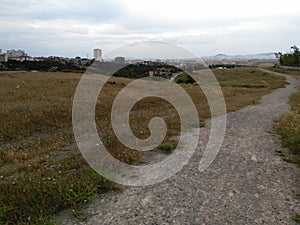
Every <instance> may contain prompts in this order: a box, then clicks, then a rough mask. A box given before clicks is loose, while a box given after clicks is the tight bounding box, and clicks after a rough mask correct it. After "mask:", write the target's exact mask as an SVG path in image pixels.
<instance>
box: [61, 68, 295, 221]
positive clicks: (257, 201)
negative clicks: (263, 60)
mask: <svg viewBox="0 0 300 225" xmlns="http://www.w3.org/2000/svg"><path fill="white" fill-rule="evenodd" d="M269 72H270V71H269ZM272 73H273V72H272ZM274 74H277V73H275V72H274ZM278 75H280V74H278ZM284 76H285V77H286V79H287V80H288V82H289V83H290V84H289V85H288V86H287V87H285V88H281V89H277V90H275V91H274V92H272V93H271V94H269V95H266V96H264V97H263V98H262V100H261V102H260V104H258V105H252V106H247V107H245V108H243V109H241V110H238V111H236V112H232V113H228V117H227V131H226V135H225V139H224V142H223V146H222V148H221V150H220V152H219V154H218V156H217V158H216V159H215V161H214V162H213V163H212V164H211V165H210V167H209V168H208V169H207V170H205V171H204V172H199V171H198V166H199V161H200V159H201V155H202V153H203V150H204V147H205V143H206V142H207V139H208V135H209V131H210V129H209V127H210V124H209V121H207V124H206V126H205V127H204V128H201V137H200V142H199V147H198V148H197V150H196V152H195V153H194V155H193V156H192V158H191V160H190V162H189V164H188V165H187V166H185V167H184V168H183V170H181V171H180V172H179V173H177V174H176V175H175V176H173V177H171V178H170V179H168V180H166V181H164V182H162V183H159V184H156V185H152V186H146V187H127V188H126V189H125V190H124V192H120V193H109V194H106V195H103V196H100V197H99V198H98V199H97V200H96V201H95V202H93V203H92V204H90V205H89V206H88V208H87V209H86V210H85V212H86V214H87V215H88V216H87V220H86V221H81V222H80V221H77V220H75V219H74V218H71V217H68V216H67V215H66V214H63V215H62V216H61V217H60V218H59V219H58V224H113V225H117V224H130V225H133V224H220V225H221V224H222V225H224V224H243V225H245V224H249V225H250V224H251V225H253V224H272V225H274V224H295V222H294V221H292V220H291V216H292V215H294V214H295V212H299V211H300V203H299V200H297V199H296V198H295V191H296V190H297V189H298V190H299V188H300V187H299V179H300V176H299V175H300V172H299V169H297V168H296V166H295V165H293V164H289V163H286V162H284V161H283V160H282V159H281V158H280V157H279V156H277V155H276V153H275V151H276V150H281V149H282V147H281V146H280V140H279V139H278V137H277V136H275V135H274V134H272V129H273V128H272V127H273V124H274V120H276V119H278V118H279V117H280V115H282V114H284V113H286V112H288V110H289V105H288V103H287V102H288V98H289V96H290V95H291V94H292V93H294V92H295V86H297V85H300V82H299V81H298V80H296V79H294V78H293V77H291V76H289V75H284Z"/></svg>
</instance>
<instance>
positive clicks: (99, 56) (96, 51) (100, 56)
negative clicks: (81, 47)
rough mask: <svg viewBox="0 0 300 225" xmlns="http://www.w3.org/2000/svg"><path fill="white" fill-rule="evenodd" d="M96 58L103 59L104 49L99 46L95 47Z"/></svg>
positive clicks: (97, 59)
mask: <svg viewBox="0 0 300 225" xmlns="http://www.w3.org/2000/svg"><path fill="white" fill-rule="evenodd" d="M94 58H95V60H96V61H102V51H101V49H99V48H96V49H94Z"/></svg>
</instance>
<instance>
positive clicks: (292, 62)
mask: <svg viewBox="0 0 300 225" xmlns="http://www.w3.org/2000/svg"><path fill="white" fill-rule="evenodd" d="M291 49H292V52H291V53H285V54H282V53H281V52H278V53H275V56H276V58H278V59H279V63H280V65H282V66H300V51H299V48H298V47H297V46H296V45H294V46H292V47H291Z"/></svg>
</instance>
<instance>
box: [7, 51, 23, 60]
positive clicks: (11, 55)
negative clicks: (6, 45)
mask: <svg viewBox="0 0 300 225" xmlns="http://www.w3.org/2000/svg"><path fill="white" fill-rule="evenodd" d="M7 56H8V59H10V58H16V57H25V56H27V54H26V53H25V51H23V50H21V49H18V50H15V49H11V50H7Z"/></svg>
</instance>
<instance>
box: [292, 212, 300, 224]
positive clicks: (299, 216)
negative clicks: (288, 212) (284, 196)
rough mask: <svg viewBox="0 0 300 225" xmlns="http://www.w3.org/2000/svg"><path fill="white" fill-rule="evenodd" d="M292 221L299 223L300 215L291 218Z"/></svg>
mask: <svg viewBox="0 0 300 225" xmlns="http://www.w3.org/2000/svg"><path fill="white" fill-rule="evenodd" d="M293 220H294V221H296V222H297V223H300V215H299V214H297V215H295V216H293Z"/></svg>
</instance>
